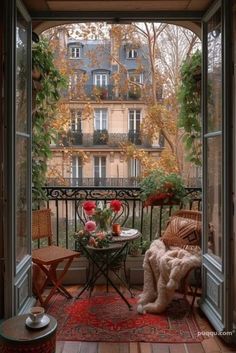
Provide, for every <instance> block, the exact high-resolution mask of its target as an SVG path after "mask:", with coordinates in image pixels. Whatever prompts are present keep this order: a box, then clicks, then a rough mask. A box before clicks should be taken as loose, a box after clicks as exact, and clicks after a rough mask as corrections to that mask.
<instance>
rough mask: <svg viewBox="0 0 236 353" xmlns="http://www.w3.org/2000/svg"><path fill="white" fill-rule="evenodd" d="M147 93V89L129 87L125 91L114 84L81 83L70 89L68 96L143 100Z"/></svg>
mask: <svg viewBox="0 0 236 353" xmlns="http://www.w3.org/2000/svg"><path fill="white" fill-rule="evenodd" d="M146 95H147V92H146V90H145V91H144V90H142V89H138V90H137V89H136V90H134V89H129V90H128V91H127V92H126V91H125V92H123V90H120V89H119V88H118V87H116V86H114V85H107V86H102V87H99V86H96V85H81V86H80V87H78V86H76V85H75V86H74V87H70V88H69V89H68V96H69V98H70V99H72V100H97V101H100V100H105V101H107V100H109V101H117V100H118V101H119V100H120V101H123V100H125V101H127V100H143V99H145V97H146Z"/></svg>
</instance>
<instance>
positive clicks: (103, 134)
mask: <svg viewBox="0 0 236 353" xmlns="http://www.w3.org/2000/svg"><path fill="white" fill-rule="evenodd" d="M107 143H108V131H107V130H105V129H104V130H95V131H94V133H93V144H94V145H107Z"/></svg>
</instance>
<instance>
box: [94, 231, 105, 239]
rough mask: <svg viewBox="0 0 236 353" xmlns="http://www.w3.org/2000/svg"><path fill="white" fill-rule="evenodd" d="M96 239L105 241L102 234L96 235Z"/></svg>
mask: <svg viewBox="0 0 236 353" xmlns="http://www.w3.org/2000/svg"><path fill="white" fill-rule="evenodd" d="M96 237H97V239H98V240H103V239H105V234H104V233H103V232H99V233H96Z"/></svg>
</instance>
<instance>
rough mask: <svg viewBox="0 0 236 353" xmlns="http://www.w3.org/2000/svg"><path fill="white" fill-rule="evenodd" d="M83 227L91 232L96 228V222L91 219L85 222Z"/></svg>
mask: <svg viewBox="0 0 236 353" xmlns="http://www.w3.org/2000/svg"><path fill="white" fill-rule="evenodd" d="M84 228H85V230H86V231H87V232H89V233H91V232H93V231H94V230H95V229H96V223H95V222H93V221H88V222H86V223H85V226H84Z"/></svg>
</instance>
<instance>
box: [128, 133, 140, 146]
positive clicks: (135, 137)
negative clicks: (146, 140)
mask: <svg viewBox="0 0 236 353" xmlns="http://www.w3.org/2000/svg"><path fill="white" fill-rule="evenodd" d="M128 140H129V141H130V142H132V143H133V144H135V145H142V139H141V131H140V130H129V133H128Z"/></svg>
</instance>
